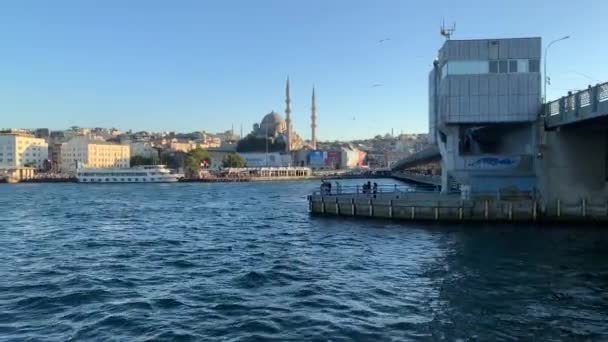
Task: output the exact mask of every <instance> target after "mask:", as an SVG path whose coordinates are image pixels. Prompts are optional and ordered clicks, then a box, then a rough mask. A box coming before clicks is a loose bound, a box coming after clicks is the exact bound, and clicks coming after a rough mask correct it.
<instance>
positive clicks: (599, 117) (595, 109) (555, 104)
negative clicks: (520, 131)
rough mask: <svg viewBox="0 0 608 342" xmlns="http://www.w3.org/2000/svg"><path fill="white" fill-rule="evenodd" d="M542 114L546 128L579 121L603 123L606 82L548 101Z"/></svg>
mask: <svg viewBox="0 0 608 342" xmlns="http://www.w3.org/2000/svg"><path fill="white" fill-rule="evenodd" d="M544 114H545V128H546V129H547V130H553V129H556V128H558V127H562V126H567V125H574V124H579V123H593V124H596V123H601V124H602V125H603V124H605V123H606V122H608V82H606V83H603V84H598V85H596V86H594V87H591V86H589V88H587V89H585V90H581V91H579V92H576V93H569V94H568V95H567V96H564V97H561V98H560V99H558V100H555V101H552V102H549V103H547V104H546V105H545V108H544Z"/></svg>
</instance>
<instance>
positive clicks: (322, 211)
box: [321, 197, 325, 214]
mask: <svg viewBox="0 0 608 342" xmlns="http://www.w3.org/2000/svg"><path fill="white" fill-rule="evenodd" d="M321 214H325V199H324V198H323V197H321Z"/></svg>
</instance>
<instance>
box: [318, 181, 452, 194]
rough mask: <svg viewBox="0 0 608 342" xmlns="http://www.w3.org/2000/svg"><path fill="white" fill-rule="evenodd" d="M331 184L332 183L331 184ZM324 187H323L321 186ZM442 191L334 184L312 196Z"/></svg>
mask: <svg viewBox="0 0 608 342" xmlns="http://www.w3.org/2000/svg"><path fill="white" fill-rule="evenodd" d="M329 184H331V183H329ZM321 186H322V185H321ZM439 191H440V189H439V188H438V187H436V186H432V185H416V186H414V185H399V184H378V186H377V187H375V188H374V186H373V184H372V187H371V189H367V188H366V187H364V186H363V185H341V184H339V183H338V184H332V186H331V188H325V189H320V190H318V191H314V192H313V193H312V194H313V195H317V196H335V195H375V194H394V193H413V192H426V193H439Z"/></svg>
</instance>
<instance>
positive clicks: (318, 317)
mask: <svg viewBox="0 0 608 342" xmlns="http://www.w3.org/2000/svg"><path fill="white" fill-rule="evenodd" d="M317 186H318V183H317V182H294V183H289V182H285V183H257V184H254V183H242V184H177V185H175V184H174V185H155V184H154V185H153V184H147V185H136V184H133V185H128V186H125V185H79V184H48V185H46V184H26V185H16V186H8V185H7V186H0V208H2V209H3V212H2V214H1V215H0V256H2V262H1V263H0V336H1V339H3V340H4V339H6V340H15V341H21V340H54V341H66V340H128V341H147V340H176V341H177V340H179V341H200V340H267V339H273V340H280V341H284V340H332V341H341V340H382V341H384V340H399V341H401V340H421V339H422V340H446V341H451V340H458V339H460V340H606V339H608V295H607V294H606V293H607V290H608V266H607V265H608V247H606V246H608V231H604V230H602V229H601V228H596V229H580V228H578V227H572V228H571V229H570V228H567V227H554V228H552V227H543V228H542V229H539V228H535V227H513V226H505V225H502V226H472V227H469V226H455V225H450V226H445V227H443V226H435V225H419V224H412V223H401V224H399V223H394V224H391V223H387V222H375V221H369V220H365V221H356V220H337V219H331V218H311V217H309V216H308V214H307V212H306V210H307V205H306V202H305V196H306V194H307V193H308V192H309V191H312V190H313V189H314V188H316V187H317Z"/></svg>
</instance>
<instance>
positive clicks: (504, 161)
mask: <svg viewBox="0 0 608 342" xmlns="http://www.w3.org/2000/svg"><path fill="white" fill-rule="evenodd" d="M519 162H520V157H505V156H496V157H480V158H471V159H469V160H467V164H466V165H467V168H469V169H479V170H498V169H513V168H515V167H517V165H519Z"/></svg>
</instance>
